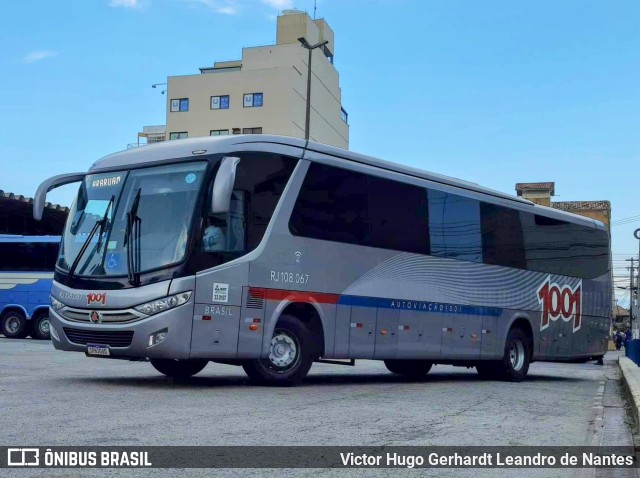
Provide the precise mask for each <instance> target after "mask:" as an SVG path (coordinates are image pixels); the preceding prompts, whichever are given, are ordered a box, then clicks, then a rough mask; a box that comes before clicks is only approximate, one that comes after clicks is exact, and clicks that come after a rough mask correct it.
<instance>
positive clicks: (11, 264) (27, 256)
mask: <svg viewBox="0 0 640 478" xmlns="http://www.w3.org/2000/svg"><path fill="white" fill-rule="evenodd" d="M57 254H58V244H50V243H46V242H5V243H0V270H2V271H24V272H53V269H54V267H55V261H56V256H57Z"/></svg>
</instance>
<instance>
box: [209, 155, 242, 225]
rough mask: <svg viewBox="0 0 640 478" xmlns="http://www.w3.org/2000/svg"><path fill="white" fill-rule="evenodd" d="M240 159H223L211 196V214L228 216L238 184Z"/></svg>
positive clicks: (230, 157)
mask: <svg viewBox="0 0 640 478" xmlns="http://www.w3.org/2000/svg"><path fill="white" fill-rule="evenodd" d="M239 162H240V158H235V157H232V156H225V157H224V158H222V162H221V163H220V167H219V168H218V174H216V179H215V181H214V182H213V191H212V194H211V212H212V213H213V214H226V213H228V212H229V203H230V202H231V192H232V191H233V184H234V183H235V182H236V167H237V166H238V163H239Z"/></svg>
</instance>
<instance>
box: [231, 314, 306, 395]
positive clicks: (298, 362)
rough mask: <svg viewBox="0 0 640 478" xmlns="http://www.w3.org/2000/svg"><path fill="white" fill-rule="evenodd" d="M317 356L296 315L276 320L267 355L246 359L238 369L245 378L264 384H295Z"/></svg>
mask: <svg viewBox="0 0 640 478" xmlns="http://www.w3.org/2000/svg"><path fill="white" fill-rule="evenodd" d="M317 355H318V351H317V347H316V345H315V344H314V342H313V336H312V335H311V332H309V329H308V328H307V327H306V326H305V325H304V323H302V321H300V320H299V319H298V318H296V317H293V316H290V315H283V316H281V317H280V320H278V324H277V325H276V328H275V330H274V331H273V337H272V339H271V350H270V354H269V357H268V358H263V359H255V360H248V361H246V362H245V363H243V364H242V368H244V371H245V372H246V374H247V375H248V376H249V378H250V379H251V380H253V381H255V382H257V383H261V384H264V385H297V384H299V383H300V382H301V381H302V379H303V378H304V377H305V376H306V375H307V373H309V369H310V368H311V365H313V361H314V359H315V358H316V356H317Z"/></svg>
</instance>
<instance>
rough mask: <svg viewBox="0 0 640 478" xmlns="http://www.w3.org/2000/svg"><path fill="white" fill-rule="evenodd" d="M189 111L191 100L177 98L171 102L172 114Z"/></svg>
mask: <svg viewBox="0 0 640 478" xmlns="http://www.w3.org/2000/svg"><path fill="white" fill-rule="evenodd" d="M176 111H189V98H177V99H173V100H171V112H172V113H173V112H176Z"/></svg>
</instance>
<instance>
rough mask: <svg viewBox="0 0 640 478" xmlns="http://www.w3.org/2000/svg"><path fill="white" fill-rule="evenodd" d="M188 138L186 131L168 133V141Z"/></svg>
mask: <svg viewBox="0 0 640 478" xmlns="http://www.w3.org/2000/svg"><path fill="white" fill-rule="evenodd" d="M188 137H189V133H187V132H186V131H180V132H178V133H169V139H170V140H171V139H187V138H188Z"/></svg>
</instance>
